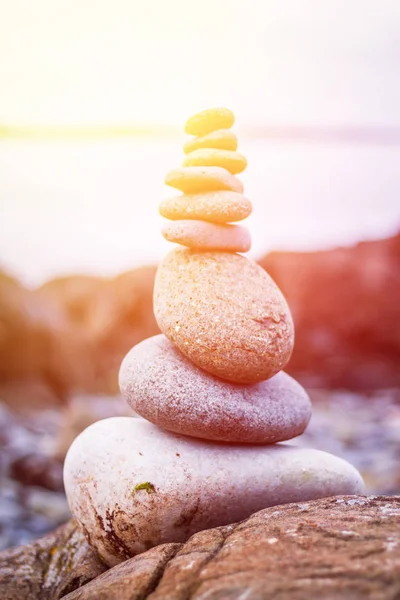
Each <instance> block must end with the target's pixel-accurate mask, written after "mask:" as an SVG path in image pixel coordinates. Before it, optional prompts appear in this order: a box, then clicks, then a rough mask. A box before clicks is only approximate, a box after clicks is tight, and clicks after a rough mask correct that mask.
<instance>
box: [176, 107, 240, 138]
mask: <svg viewBox="0 0 400 600" xmlns="http://www.w3.org/2000/svg"><path fill="white" fill-rule="evenodd" d="M234 122H235V117H234V114H233V112H232V111H231V110H229V109H228V108H210V109H208V110H203V111H201V112H199V113H197V114H195V115H193V117H190V119H188V120H187V121H186V125H185V132H186V133H188V134H189V135H200V136H201V135H207V134H208V133H211V132H212V131H216V130H217V129H230V128H231V127H232V125H233V123H234Z"/></svg>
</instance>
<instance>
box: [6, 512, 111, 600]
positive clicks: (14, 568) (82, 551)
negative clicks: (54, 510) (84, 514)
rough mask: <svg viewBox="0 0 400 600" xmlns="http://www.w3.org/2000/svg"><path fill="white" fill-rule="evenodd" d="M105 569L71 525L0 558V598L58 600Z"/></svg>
mask: <svg viewBox="0 0 400 600" xmlns="http://www.w3.org/2000/svg"><path fill="white" fill-rule="evenodd" d="M106 568H107V567H106V566H105V565H104V564H103V563H102V561H101V560H100V559H99V558H98V556H97V555H96V554H95V552H94V551H93V550H92V549H91V548H90V546H89V545H88V543H87V541H86V539H85V538H84V536H83V534H82V533H80V531H78V530H77V528H76V525H75V523H74V521H70V522H69V523H67V524H66V525H63V526H62V527H60V528H59V529H56V530H55V531H54V532H53V533H51V534H49V535H47V536H46V537H44V538H42V539H40V540H38V541H37V542H34V543H33V544H29V545H27V546H21V547H19V548H11V549H10V550H6V551H5V552H2V553H1V554H0V598H1V599H2V600H39V599H40V600H58V598H63V597H64V596H65V595H66V594H68V593H69V592H71V591H73V590H75V589H76V588H78V587H80V586H82V585H84V584H85V583H87V582H88V581H90V580H91V579H93V578H94V577H97V576H98V575H100V573H103V571H105V570H106Z"/></svg>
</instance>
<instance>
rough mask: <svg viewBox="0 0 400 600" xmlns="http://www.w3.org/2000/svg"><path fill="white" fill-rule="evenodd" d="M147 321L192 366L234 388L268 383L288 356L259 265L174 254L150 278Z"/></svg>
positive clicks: (221, 256) (281, 307) (271, 291)
mask: <svg viewBox="0 0 400 600" xmlns="http://www.w3.org/2000/svg"><path fill="white" fill-rule="evenodd" d="M154 314H155V317H156V320H157V323H158V326H159V327H160V329H161V331H162V332H163V333H164V334H165V335H166V336H167V337H168V338H169V339H170V340H171V341H172V342H173V343H174V344H175V345H176V346H177V347H178V348H179V350H181V352H182V353H183V354H184V355H185V356H187V357H188V358H189V359H190V360H191V361H192V362H193V363H195V364H196V365H197V366H199V367H200V368H202V369H204V370H205V371H207V372H209V373H211V374H212V375H215V376H217V377H221V378H222V379H226V380H228V381H233V382H235V383H256V382H258V381H262V380H264V379H268V378H269V377H272V376H273V375H275V374H276V373H278V371H280V370H281V369H283V368H284V367H285V365H286V363H287V362H288V360H289V358H290V355H291V352H292V349H293V343H294V330H293V322H292V317H291V315H290V311H289V308H288V305H287V303H286V300H285V298H284V297H283V295H282V293H281V291H280V290H279V288H278V287H277V285H276V284H275V283H274V281H273V280H272V279H271V277H270V276H269V275H268V274H267V273H266V272H265V271H264V270H263V269H262V268H261V267H260V266H258V265H257V264H256V263H255V262H254V261H252V260H249V259H248V258H245V257H244V256H241V255H240V254H233V253H228V252H196V251H194V250H190V249H188V248H176V249H174V250H173V251H172V252H170V253H169V254H168V255H167V256H166V257H165V258H164V260H163V261H162V262H161V264H160V265H159V268H158V271H157V275H156V280H155V287H154Z"/></svg>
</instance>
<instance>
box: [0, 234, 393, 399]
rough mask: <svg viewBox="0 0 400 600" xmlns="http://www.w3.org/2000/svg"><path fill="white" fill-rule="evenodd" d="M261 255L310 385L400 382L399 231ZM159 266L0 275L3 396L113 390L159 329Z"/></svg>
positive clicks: (300, 374) (296, 371) (293, 368)
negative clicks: (28, 284) (47, 276)
mask: <svg viewBox="0 0 400 600" xmlns="http://www.w3.org/2000/svg"><path fill="white" fill-rule="evenodd" d="M259 262H260V264H261V265H262V266H263V267H264V268H265V269H266V270H267V271H268V272H269V273H270V275H271V276H272V277H273V279H274V280H275V281H276V282H277V284H278V285H279V287H280V288H281V290H282V291H283V293H284V294H285V296H286V298H287V300H288V302H289V305H290V307H291V310H292V313H293V317H294V322H295V329H296V343H295V349H294V353H293V356H292V358H291V360H290V363H289V365H288V368H287V369H286V370H287V371H288V372H289V373H290V374H291V375H293V376H294V377H296V378H297V379H299V380H300V382H301V383H303V385H305V386H306V387H309V388H312V387H321V388H346V389H353V390H372V389H378V388H390V387H399V386H400V234H399V235H397V236H394V237H391V238H388V239H385V240H379V241H374V242H362V243H360V244H358V245H356V246H353V247H348V248H337V249H333V250H326V251H320V252H272V253H270V254H267V255H266V256H265V257H264V258H262V259H261V260H260V261H259ZM155 270H156V267H154V266H152V267H142V268H140V269H135V270H132V271H128V272H126V273H123V274H122V275H119V276H118V277H115V278H109V279H107V278H98V277H89V276H81V275H75V276H71V277H64V278H59V279H55V280H53V281H50V282H48V283H46V284H45V285H43V286H42V287H41V288H39V289H37V290H28V289H26V288H24V287H23V286H22V285H21V284H20V283H18V282H17V281H15V280H14V279H12V278H10V277H7V276H6V275H4V274H3V275H1V274H0V398H2V399H4V400H5V401H6V402H9V403H13V404H19V405H24V403H25V404H27V403H28V404H30V405H32V404H35V403H37V404H38V405H49V404H52V403H56V402H60V401H62V400H64V399H65V398H66V397H68V396H71V395H72V394H75V393H81V392H86V393H95V394H98V393H103V394H113V393H116V392H117V389H118V388H117V379H118V370H119V366H120V363H121V360H122V358H123V357H124V356H125V354H126V353H127V351H128V350H129V349H130V348H131V347H132V346H133V345H135V344H137V343H138V342H140V341H141V340H142V339H144V338H146V337H149V336H151V335H154V334H156V333H158V332H159V330H158V327H157V325H156V322H155V319H154V316H153V308H152V294H153V284H154V276H155Z"/></svg>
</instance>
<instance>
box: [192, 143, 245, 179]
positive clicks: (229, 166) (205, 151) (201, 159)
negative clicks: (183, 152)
mask: <svg viewBox="0 0 400 600" xmlns="http://www.w3.org/2000/svg"><path fill="white" fill-rule="evenodd" d="M183 166H184V167H222V168H223V169H226V170H227V171H229V173H232V175H235V174H237V173H241V172H242V171H244V170H245V168H246V167H247V160H246V158H245V157H244V156H243V155H242V154H239V152H233V151H232V150H216V149H214V148H201V149H200V150H194V151H193V152H191V153H190V154H188V155H187V156H186V158H185V160H184V161H183Z"/></svg>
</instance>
